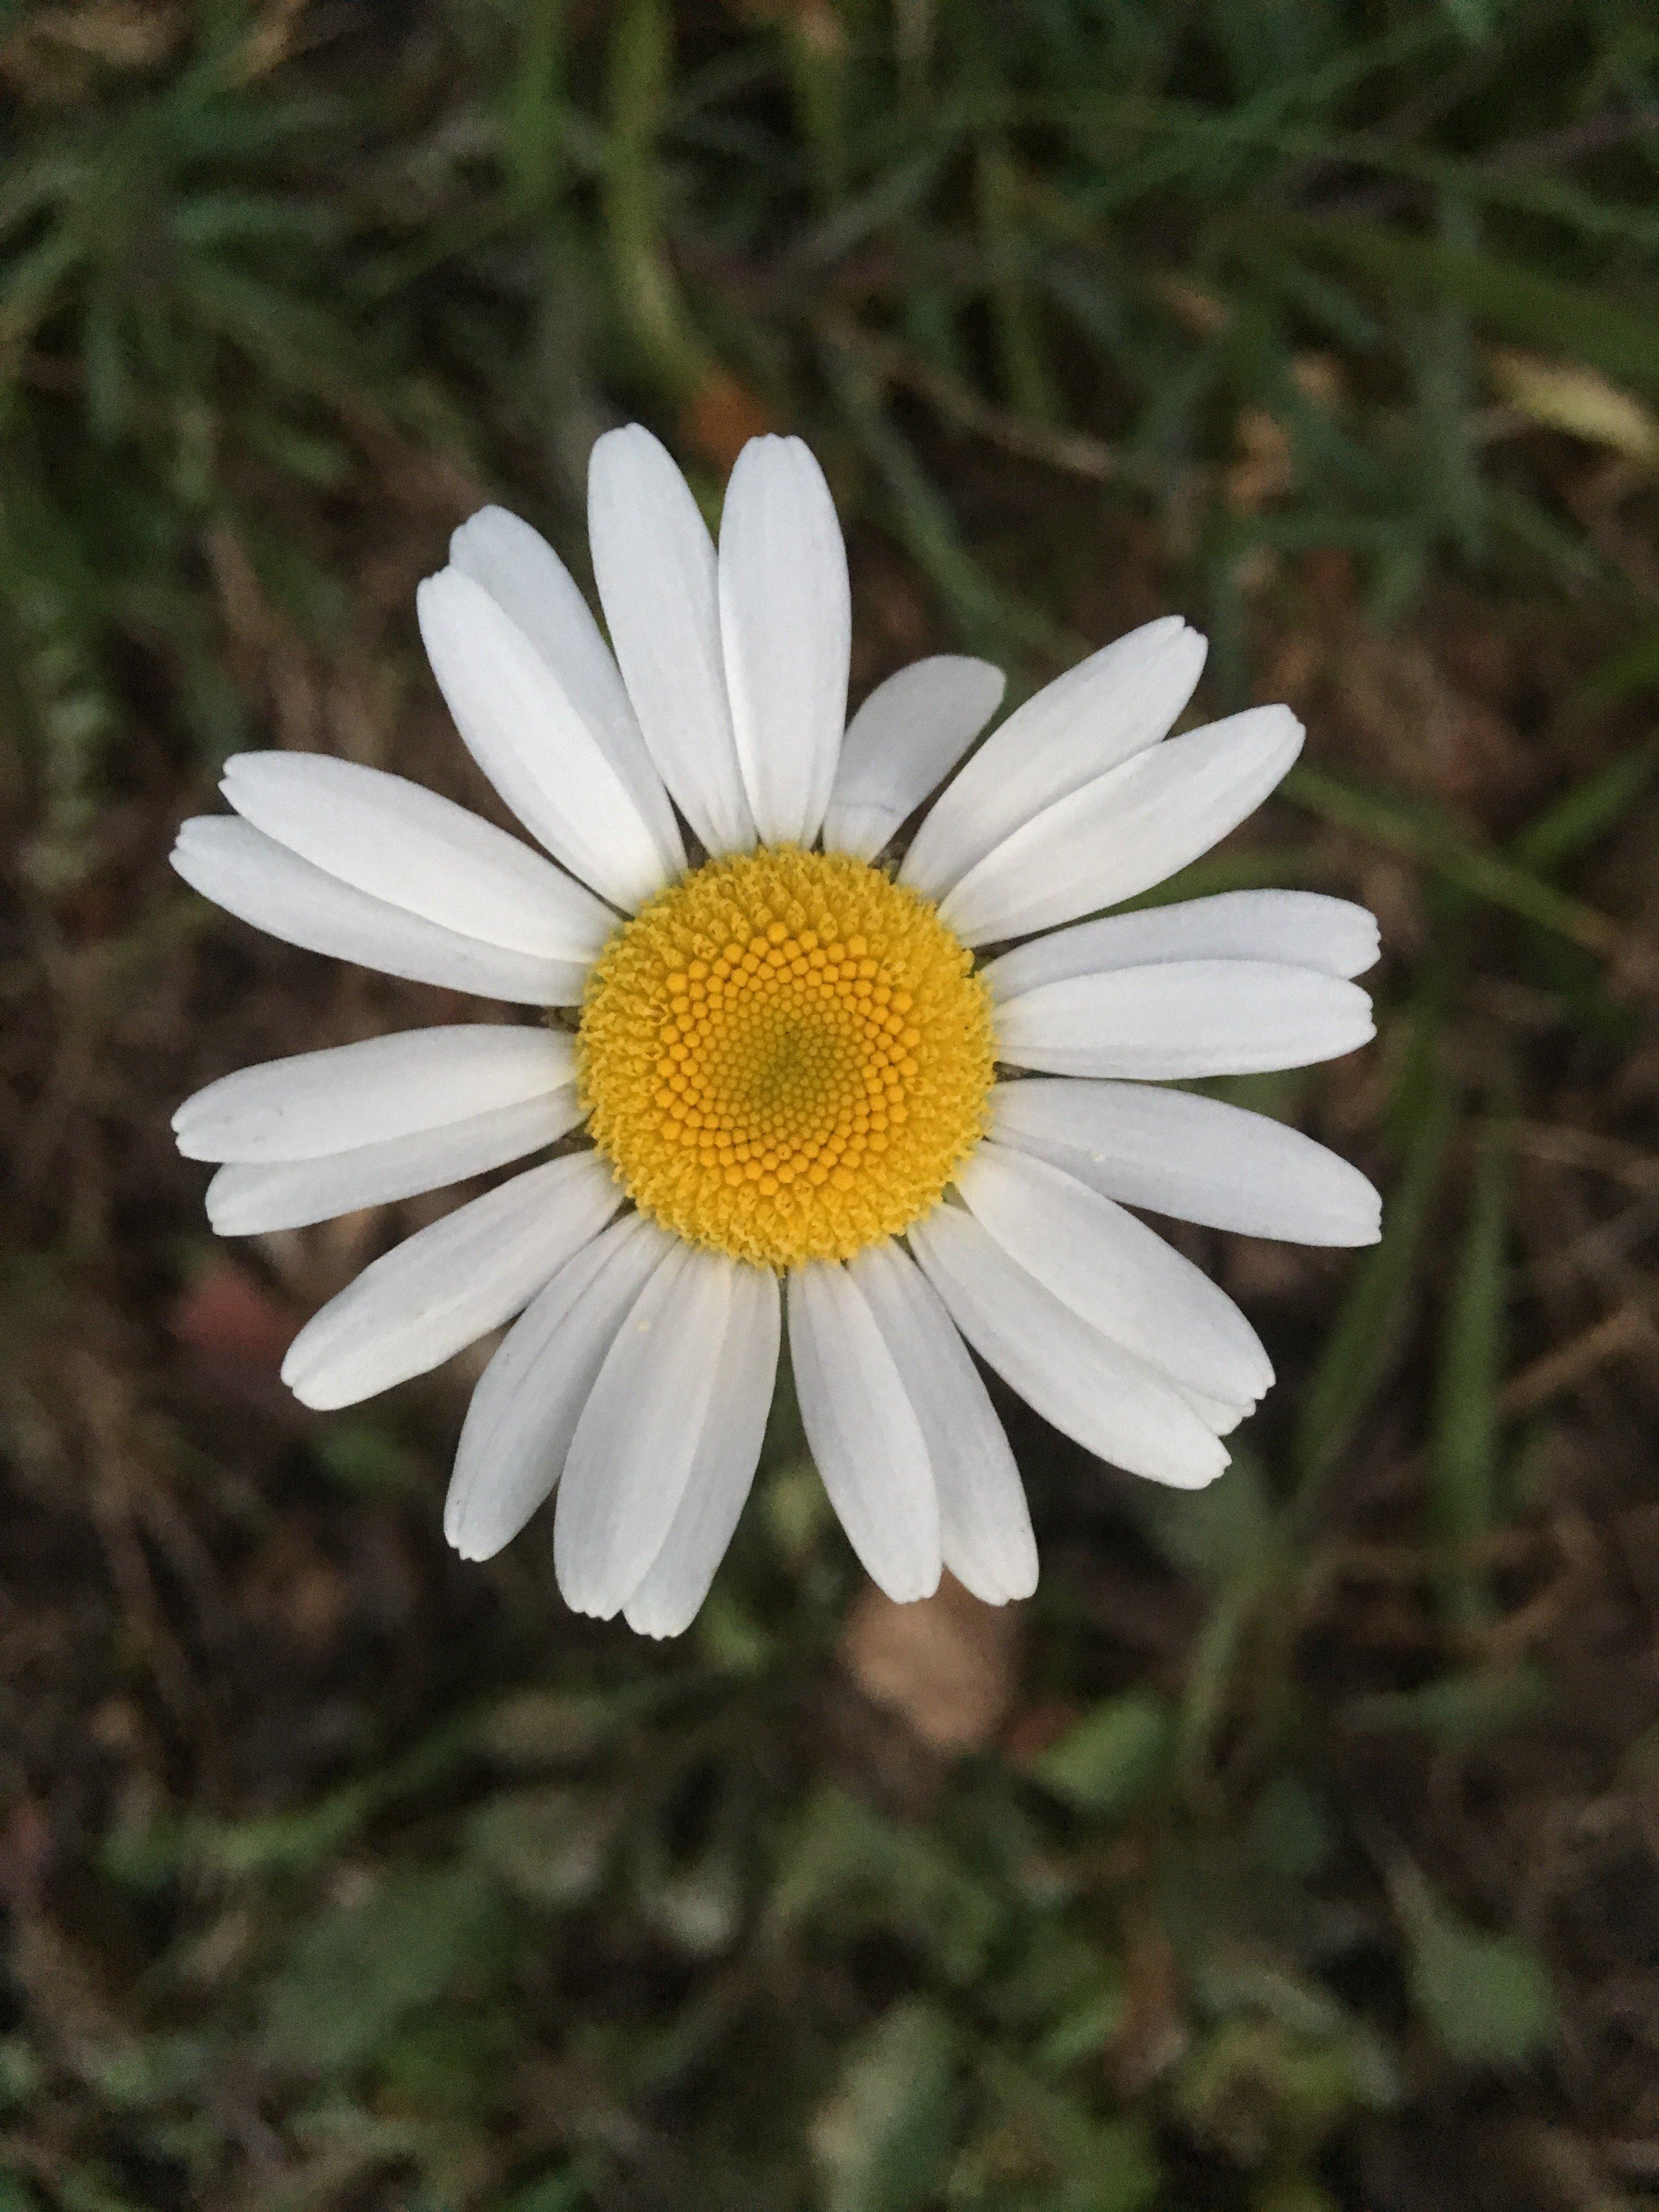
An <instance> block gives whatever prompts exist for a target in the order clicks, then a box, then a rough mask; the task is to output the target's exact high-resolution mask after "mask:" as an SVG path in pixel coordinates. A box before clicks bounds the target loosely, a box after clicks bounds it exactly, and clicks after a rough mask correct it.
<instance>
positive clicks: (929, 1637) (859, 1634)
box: [842, 1575, 1019, 1753]
mask: <svg viewBox="0 0 1659 2212" xmlns="http://www.w3.org/2000/svg"><path fill="white" fill-rule="evenodd" d="M1018 1636H1019V1615H1018V1608H1017V1607H1013V1606H1006V1605H984V1604H981V1601H980V1600H979V1599H978V1598H976V1597H970V1596H969V1594H968V1592H967V1591H966V1590H965V1589H963V1587H962V1584H961V1583H958V1582H956V1581H954V1580H953V1579H952V1578H951V1576H949V1575H946V1576H945V1578H944V1580H943V1581H942V1582H941V1583H940V1584H939V1589H938V1591H937V1592H936V1593H935V1595H933V1596H932V1597H929V1598H923V1599H921V1600H920V1601H918V1602H917V1603H916V1604H914V1605H895V1604H894V1602H893V1601H892V1600H891V1599H890V1598H888V1597H884V1596H883V1595H882V1594H881V1592H880V1591H879V1590H878V1589H866V1591H865V1593H864V1595H863V1596H862V1597H861V1598H860V1600H859V1601H858V1603H857V1604H856V1605H855V1606H854V1607H853V1611H852V1614H851V1617H850V1618H849V1620H848V1624H847V1629H846V1632H845V1634H844V1636H843V1637H842V1662H843V1663H844V1664H845V1666H846V1668H847V1670H848V1674H851V1675H852V1677H853V1680H854V1681H855V1682H856V1683H857V1684H858V1686H859V1687H860V1689H861V1690H862V1691H863V1692H864V1694H865V1695H866V1697H867V1698H868V1699H870V1700H871V1702H872V1704H874V1705H882V1706H884V1707H885V1708H886V1709H887V1711H890V1712H895V1713H897V1714H899V1715H900V1716H901V1717H902V1718H903V1719H904V1720H905V1721H907V1722H908V1723H909V1725H910V1727H911V1728H912V1729H914V1730H915V1733H916V1735H919V1736H920V1737H921V1740H922V1741H923V1742H924V1743H927V1744H931V1745H932V1746H933V1749H934V1750H935V1751H940V1752H946V1753H955V1752H964V1751H975V1750H977V1749H978V1748H979V1747H981V1745H983V1744H987V1743H988V1742H990V1741H991V1739H992V1738H993V1737H994V1735H995V1734H996V1732H997V1730H998V1729H999V1728H1000V1726H1001V1724H1002V1719H1003V1716H1004V1715H1005V1714H1006V1711H1008V1708H1009V1705H1011V1704H1012V1700H1013V1695H1014V1687H1015V1662H1016V1656H1017V1645H1018Z"/></svg>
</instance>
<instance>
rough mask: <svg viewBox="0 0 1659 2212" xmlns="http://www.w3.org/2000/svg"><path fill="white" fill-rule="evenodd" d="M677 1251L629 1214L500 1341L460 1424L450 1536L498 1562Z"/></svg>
mask: <svg viewBox="0 0 1659 2212" xmlns="http://www.w3.org/2000/svg"><path fill="white" fill-rule="evenodd" d="M670 1249H671V1242H670V1239H669V1238H668V1237H665V1235H664V1233H663V1231H661V1230H660V1229H659V1228H657V1227H656V1225H654V1223H652V1222H649V1221H647V1220H646V1219H645V1218H644V1217H643V1216H642V1215H641V1214H638V1213H629V1214H624V1215H623V1218H622V1219H621V1220H620V1221H613V1222H612V1223H611V1226H610V1227H609V1228H608V1229H606V1230H604V1231H601V1232H600V1234H599V1236H597V1237H595V1238H594V1239H593V1241H592V1243H589V1244H584V1245H583V1246H582V1247H581V1249H580V1251H578V1252H577V1253H575V1254H574V1255H573V1257H571V1258H570V1259H568V1260H567V1261H565V1263H564V1265H563V1267H561V1268H560V1269H559V1272H558V1273H557V1274H556V1275H555V1276H554V1278H553V1279H552V1281H551V1282H550V1283H549V1284H548V1285H547V1286H546V1288H545V1289H544V1290H543V1291H538V1294H537V1295H536V1297H534V1298H533V1299H532V1301H531V1303H530V1304H529V1305H528V1306H527V1307H526V1309H525V1310H524V1312H523V1313H521V1314H520V1316H519V1318H518V1320H517V1321H515V1322H513V1326H512V1328H510V1329H509V1330H508V1331H507V1335H506V1336H505V1337H504V1338H503V1339H502V1340H501V1345H500V1346H499V1347H498V1348H497V1350H496V1352H495V1357H494V1358H493V1359H491V1361H490V1363H489V1366H488V1367H486V1368H485V1370H484V1371H483V1376H482V1377H481V1378H480V1380H479V1383H478V1387H477V1389H476V1390H475V1391H474V1392H473V1393H472V1403H471V1405H470V1406H469V1407H467V1413H466V1419H465V1422H464V1423H463V1424H462V1427H461V1438H460V1443H459V1444H458V1445H457V1447H456V1451H455V1472H454V1474H453V1475H452V1476H451V1477H450V1482H449V1495H448V1497H447V1499H446V1500H445V1502H444V1534H445V1535H446V1536H447V1538H448V1539H449V1541H450V1542H451V1543H452V1544H453V1546H454V1547H455V1549H456V1550H457V1551H458V1552H459V1553H460V1555H461V1557H462V1558H463V1559H493V1558H494V1557H495V1553H497V1552H499V1551H500V1550H501V1547H502V1546H503V1545H504V1544H506V1543H508V1542H510V1541H512V1539H513V1537H514V1536H516V1535H517V1534H518V1533H519V1531H520V1528H523V1526H524V1524H525V1522H526V1521H527V1520H528V1519H529V1518H530V1516H531V1515H532V1513H533V1512H534V1511H535V1510H536V1508H537V1507H538V1505H539V1504H541V1502H542V1500H543V1499H544V1498H545V1497H546V1496H547V1494H548V1492H550V1490H551V1489H552V1487H553V1486H554V1484H555V1483H556V1481H557V1480H558V1479H559V1474H560V1471H561V1470H562V1468H563V1466H564V1458H565V1454H566V1453H567V1452H568V1450H569V1449H570V1439H571V1437H574V1435H575V1433H576V1423H577V1422H578V1421H579V1420H580V1418H581V1410H582V1407H584V1406H585V1405H586V1403H587V1396H588V1393H589V1391H590V1390H592V1388H593V1383H594V1379H595V1377H596V1376H598V1374H599V1369H600V1368H601V1366H603V1364H605V1354H606V1353H607V1352H609V1351H610V1349H611V1345H612V1343H613V1342H614V1341H615V1340H616V1335H617V1330H618V1329H619V1328H621V1327H622V1325H623V1322H624V1321H625V1320H626V1319H627V1317H628V1314H629V1310H631V1308H632V1306H633V1304H634V1302H635V1299H636V1298H637V1297H639V1294H640V1292H641V1290H643V1289H644V1287H645V1284H646V1281H647V1278H648V1277H649V1275H650V1274H651V1273H652V1271H653V1269H654V1268H655V1267H657V1265H658V1264H659V1261H661V1260H662V1258H663V1256H664V1255H665V1253H666V1252H667V1251H669V1250H670Z"/></svg>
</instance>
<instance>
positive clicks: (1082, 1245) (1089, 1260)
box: [957, 1143, 1273, 1405]
mask: <svg viewBox="0 0 1659 2212" xmlns="http://www.w3.org/2000/svg"><path fill="white" fill-rule="evenodd" d="M957 1189H958V1190H959V1191H960V1192H961V1193H962V1195H963V1199H964V1200H965V1201H966V1203H967V1206H968V1209H969V1212H971V1213H972V1214H973V1215H974V1217H975V1219H976V1220H977V1221H978V1222H979V1224H980V1225H981V1228H984V1229H986V1230H988V1231H989V1232H990V1234H991V1235H992V1236H993V1237H994V1238H995V1239H996V1241H997V1243H999V1244H1000V1245H1001V1247H1002V1249H1003V1250H1004V1251H1005V1252H1006V1253H1007V1255H1009V1257H1010V1258H1011V1259H1012V1260H1015V1261H1018V1263H1019V1265H1020V1266H1021V1267H1024V1270H1025V1272H1026V1273H1027V1274H1028V1275H1032V1276H1035V1277H1036V1280H1037V1281H1038V1282H1039V1283H1041V1284H1042V1286H1043V1288H1044V1289H1045V1290H1048V1291H1052V1292H1053V1293H1054V1296H1055V1297H1057V1298H1059V1299H1060V1302H1061V1303H1062V1304H1065V1305H1068V1306H1069V1307H1070V1308H1071V1309H1072V1311H1073V1313H1075V1314H1080V1315H1081V1316H1082V1317H1083V1319H1084V1320H1085V1321H1086V1322H1088V1323H1089V1324H1090V1326H1091V1328H1097V1329H1098V1330H1099V1331H1100V1333H1101V1334H1102V1335H1103V1336H1109V1337H1110V1338H1111V1340H1112V1341H1113V1343H1114V1344H1121V1345H1122V1346H1124V1348H1125V1350H1126V1351H1129V1352H1133V1353H1134V1354H1135V1356H1136V1357H1137V1358H1139V1359H1144V1360H1145V1361H1146V1363H1147V1364H1148V1365H1149V1366H1151V1367H1156V1368H1158V1370H1160V1371H1161V1372H1162V1373H1164V1374H1165V1375H1167V1376H1169V1377H1170V1380H1171V1381H1172V1382H1175V1383H1184V1384H1186V1385H1187V1387H1188V1389H1194V1390H1200V1391H1202V1392H1203V1393H1204V1394H1205V1395H1206V1396H1207V1397H1214V1398H1220V1399H1223V1400H1225V1401H1229V1402H1231V1403H1234V1404H1246V1405H1253V1404H1254V1403H1255V1401H1256V1400H1257V1399H1258V1398H1260V1397H1261V1395H1262V1393H1263V1392H1264V1391H1265V1390H1266V1389H1267V1388H1268V1386H1269V1385H1270V1384H1271V1383H1272V1382H1273V1364H1272V1362H1271V1361H1270V1360H1269V1359H1268V1358H1267V1353H1266V1352H1265V1351H1264V1350H1263V1349H1262V1346H1261V1339H1260V1338H1259V1337H1258V1336H1257V1335H1256V1333H1255V1330H1254V1329H1253V1328H1251V1327H1250V1324H1249V1322H1248V1321H1246V1320H1245V1318H1244V1316H1243V1314H1242V1313H1241V1312H1240V1311H1239V1310H1238V1308H1237V1306H1236V1305H1235V1304H1233V1302H1232V1300H1231V1298H1230V1297H1228V1296H1227V1294H1226V1292H1225V1291H1224V1290H1222V1289H1221V1288H1220V1286H1219V1285H1218V1284H1215V1283H1212V1281H1211V1280H1210V1279H1209V1277H1208V1276H1207V1275H1206V1274H1205V1273H1204V1272H1203V1270H1202V1269H1201V1268H1200V1267H1194V1265H1193V1263H1192V1261H1190V1260H1188V1259H1185V1258H1183V1256H1182V1255H1181V1254H1180V1253H1179V1252H1177V1251H1176V1249H1175V1248H1174V1247H1173V1246H1172V1245H1170V1244H1166V1243H1164V1239H1163V1238H1162V1237H1160V1236H1159V1235H1158V1232H1157V1231H1156V1230H1152V1229H1149V1228H1148V1227H1147V1226H1146V1223H1145V1222H1144V1221H1137V1220H1136V1219H1135V1218H1134V1216H1133V1213H1126V1212H1124V1210H1123V1208H1122V1207H1121V1206H1116V1205H1115V1204H1114V1203H1113V1201H1112V1200H1110V1199H1109V1198H1103V1197H1102V1196H1101V1195H1100V1194H1099V1192H1098V1191H1095V1190H1091V1189H1090V1188H1089V1187H1088V1185H1087V1184H1086V1183H1082V1182H1079V1181H1078V1179H1077V1177H1076V1176H1070V1175H1067V1174H1066V1172H1065V1171H1064V1170H1063V1169H1060V1168H1057V1167H1054V1166H1051V1165H1050V1164H1049V1163H1048V1161H1047V1160H1038V1159H1033V1158H1031V1157H1030V1154H1029V1153H1025V1152H1011V1151H1010V1150H1009V1149H1008V1148H1007V1147H1006V1146H1002V1145H996V1144H988V1143H987V1144H982V1145H981V1146H980V1147H979V1148H978V1150H977V1151H976V1152H975V1153H974V1155H973V1158H971V1159H970V1160H969V1162H968V1163H967V1164H966V1166H965V1167H963V1170H962V1172H961V1173H960V1174H959V1175H958V1176H957Z"/></svg>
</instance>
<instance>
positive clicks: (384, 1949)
mask: <svg viewBox="0 0 1659 2212" xmlns="http://www.w3.org/2000/svg"><path fill="white" fill-rule="evenodd" d="M500 1926H501V1923H500V1917H499V1907H498V1905H497V1903H496V1899H495V1895H494V1893H493V1892H492V1891H491V1890H490V1889H489V1887H487V1886H485V1885H483V1884H482V1883H480V1882H479V1881H478V1880H477V1877H476V1876H475V1875H472V1874H471V1873H468V1872H465V1871H464V1870H462V1869H444V1870H441V1871H428V1870H426V1869H422V1870H419V1871H416V1872H410V1873H402V1874H398V1875H392V1876H390V1877H388V1878H387V1879H386V1881H382V1882H381V1883H380V1885H379V1886H378V1887H376V1888H374V1890H372V1891H371V1892H370V1893H369V1894H368V1896H367V1897H366V1898H363V1899H361V1900H358V1901H356V1902H355V1903H352V1904H349V1905H335V1906H333V1907H331V1909H329V1910H328V1911H325V1912H324V1913H323V1914H322V1915H321V1916H320V1917H319V1918H318V1919H316V1920H314V1921H313V1922H312V1923H311V1924H310V1926H309V1927H308V1928H307V1929H305V1931H304V1933H303V1934H302V1935H301V1937H300V1939H299V1941H298V1942H296V1943H295V1946H294V1948H293V1949H292V1951H291V1952H290V1953H289V1957H288V1960H287V1961H286V1962H285V1964H284V1965H283V1968H282V1971H281V1972H279V1973H278V1975H277V1976H276V1979H275V1980H274V1981H273V1982H272V1983H271V1984H270V1987H269V1989H268V1990H267V1991H266V1994H265V2002H264V2044H265V2047H266V2049H267V2051H269V2052H270V2055H271V2057H274V2058H276V2059H278V2060H280V2061H282V2062H283V2063H286V2064H289V2065H295V2066H303V2067H306V2068H307V2069H313V2070H314V2071H317V2072H319V2073H323V2074H337V2073H342V2072H344V2071H347V2070H348V2069H350V2068H352V2067H354V2066H355V2065H356V2064H358V2063H360V2062H362V2060H364V2059H366V2058H368V2057H372V2056H373V2054H374V2051H375V2049H376V2047H377V2046H378V2045H380V2043H381V2042H382V2041H383V2040H384V2039H386V2037H387V2036H388V2035H389V2034H390V2033H392V2031H393V2030H394V2029H395V2028H396V2027H398V2025H399V2023H400V2022H401V2021H404V2019H406V2018H407V2017H408V2015H410V2013H412V2012H414V2011H416V2009H417V2008H420V2007H422V2006H423V2005H428V2004H431V2003H433V2002H435V2000H436V1999H438V1998H439V1997H441V1996H445V1995H446V1994H447V1992H448V1991H450V1990H452V1989H453V1988H454V1987H455V1986H456V1984H458V1983H459V1981H460V1980H461V1979H462V1978H463V1977H464V1976H465V1975H466V1974H467V1973H469V1972H471V1970H472V1969H473V1968H475V1967H476V1966H478V1965H479V1964H480V1963H481V1962H482V1961H483V1960H484V1959H485V1958H486V1957H487V1955H488V1954H489V1953H490V1952H492V1951H493V1950H494V1948H495V1941H496V1938H497V1936H498V1934H499V1932H500Z"/></svg>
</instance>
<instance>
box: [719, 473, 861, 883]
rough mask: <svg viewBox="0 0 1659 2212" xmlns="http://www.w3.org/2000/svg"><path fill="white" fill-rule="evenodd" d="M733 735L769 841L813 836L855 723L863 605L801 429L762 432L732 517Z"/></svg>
mask: <svg viewBox="0 0 1659 2212" xmlns="http://www.w3.org/2000/svg"><path fill="white" fill-rule="evenodd" d="M852 637H853V608H852V599H851V595H850V592H849V591H848V582H847V549H846V547H845V546H844V545H843V544H842V535H841V525H840V523H839V522H838V521H837V520H836V503H835V501H833V500H832V499H831V498H830V496H829V485H828V484H827V483H825V482H824V480H823V470H822V469H821V468H820V467H819V466H818V465H817V461H816V460H815V459H813V456H812V454H811V451H810V450H809V448H808V447H806V446H805V444H803V442H802V441H801V440H800V439H799V438H751V439H750V441H749V443H748V444H747V445H746V446H745V447H744V449H743V451H742V452H741V453H739V454H738V459H737V465H736V466H735V467H734V468H733V470H732V478H731V482H730V483H728V484H727V485H726V506H725V509H724V511H723V513H722V514H721V516H720V639H721V643H722V647H723V649H724V653H725V659H726V696H727V698H728V699H729V700H730V701H731V702H732V735H733V736H734V737H735V738H736V739H737V745H738V763H739V765H740V766H741V768H742V769H743V781H744V789H745V790H746V791H747V792H748V793H749V805H750V812H751V813H752V814H753V815H754V817H755V827H756V828H757V829H758V830H759V832H760V835H761V838H762V840H763V842H767V843H773V844H777V843H782V842H793V843H799V844H810V843H811V841H812V839H813V838H814V837H815V836H817V831H818V827H819V825H820V823H822V822H823V810H824V808H825V807H826V806H827V805H829V792H830V787H831V786H832V785H833V783H834V781H835V775H836V760H837V759H838V757H839V756H840V752H841V740H842V731H843V730H844V729H845V727H846V726H847V666H848V653H850V651H851V649H852Z"/></svg>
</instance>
